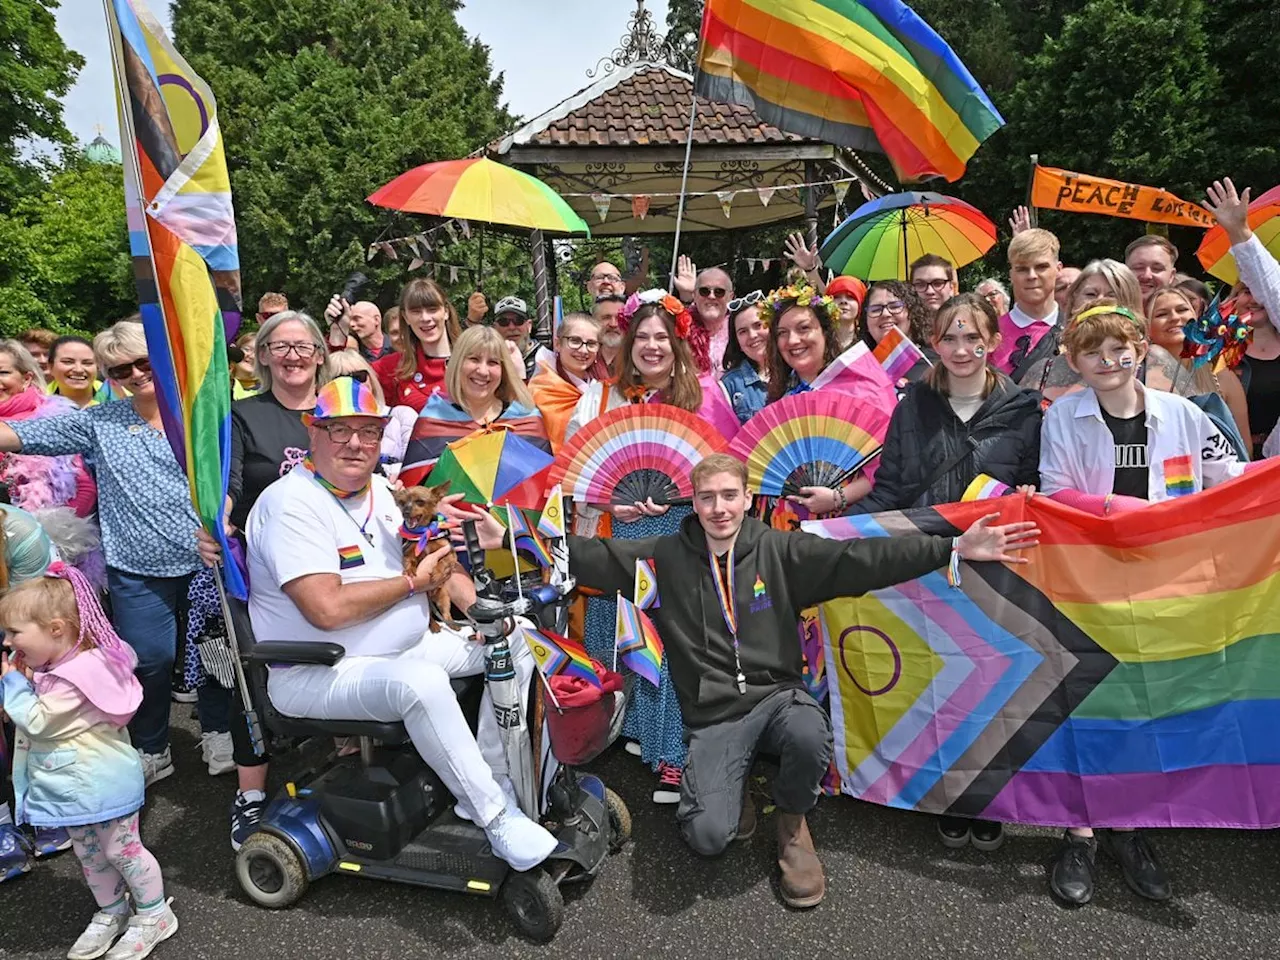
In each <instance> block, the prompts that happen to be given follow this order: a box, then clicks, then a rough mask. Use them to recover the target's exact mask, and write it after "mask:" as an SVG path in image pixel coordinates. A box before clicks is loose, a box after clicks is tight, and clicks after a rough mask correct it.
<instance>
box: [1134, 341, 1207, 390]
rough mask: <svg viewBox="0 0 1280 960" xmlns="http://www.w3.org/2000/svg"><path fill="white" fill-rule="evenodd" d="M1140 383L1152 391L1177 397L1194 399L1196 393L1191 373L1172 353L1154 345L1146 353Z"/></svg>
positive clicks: (1193, 377)
mask: <svg viewBox="0 0 1280 960" xmlns="http://www.w3.org/2000/svg"><path fill="white" fill-rule="evenodd" d="M1142 382H1143V384H1144V385H1146V386H1148V387H1151V388H1152V389H1154V390H1163V391H1164V392H1165V393H1172V394H1176V395H1177V396H1179V397H1194V396H1195V395H1196V393H1197V392H1198V391H1197V390H1196V383H1195V376H1194V375H1193V374H1192V373H1191V371H1190V370H1188V369H1187V368H1186V367H1184V366H1183V365H1182V364H1181V363H1180V362H1179V361H1178V358H1177V357H1175V356H1174V355H1173V354H1172V353H1170V352H1169V351H1168V350H1166V349H1165V348H1164V347H1158V346H1156V345H1155V344H1154V343H1153V344H1151V346H1150V349H1149V350H1148V352H1147V359H1146V361H1145V372H1144V375H1143V378H1142Z"/></svg>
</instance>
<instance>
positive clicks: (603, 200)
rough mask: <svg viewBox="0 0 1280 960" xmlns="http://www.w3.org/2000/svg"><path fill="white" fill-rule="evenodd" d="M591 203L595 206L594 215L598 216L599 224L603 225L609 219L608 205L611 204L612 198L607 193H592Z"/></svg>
mask: <svg viewBox="0 0 1280 960" xmlns="http://www.w3.org/2000/svg"><path fill="white" fill-rule="evenodd" d="M591 202H592V203H593V204H595V207H596V213H598V214H599V215H600V222H601V223H604V222H605V221H606V220H608V219H609V204H610V203H612V202H613V197H611V196H609V194H607V193H593V194H592V195H591Z"/></svg>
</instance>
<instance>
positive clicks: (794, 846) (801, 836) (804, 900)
mask: <svg viewBox="0 0 1280 960" xmlns="http://www.w3.org/2000/svg"><path fill="white" fill-rule="evenodd" d="M778 866H779V867H780V868H781V870H782V884H781V888H782V902H783V903H785V904H786V905H787V906H788V907H797V908H804V907H816V906H817V905H818V904H820V903H821V902H822V898H823V896H824V895H825V894H826V892H827V880H826V877H824V876H823V874H822V864H821V863H819V862H818V855H817V854H816V853H814V850H813V838H812V837H810V836H809V825H808V824H807V823H805V820H804V816H803V815H801V814H796V813H783V812H782V811H781V810H779V811H778Z"/></svg>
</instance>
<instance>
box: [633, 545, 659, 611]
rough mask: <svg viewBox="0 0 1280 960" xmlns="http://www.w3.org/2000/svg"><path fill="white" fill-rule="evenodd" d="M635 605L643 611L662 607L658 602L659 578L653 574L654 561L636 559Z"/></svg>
mask: <svg viewBox="0 0 1280 960" xmlns="http://www.w3.org/2000/svg"><path fill="white" fill-rule="evenodd" d="M634 596H635V600H634V603H635V605H636V606H637V607H639V608H640V609H641V610H648V609H649V608H650V607H657V606H661V604H660V603H659V601H658V578H657V576H656V575H655V574H654V572H653V561H652V560H644V559H641V558H640V557H636V586H635V591H634Z"/></svg>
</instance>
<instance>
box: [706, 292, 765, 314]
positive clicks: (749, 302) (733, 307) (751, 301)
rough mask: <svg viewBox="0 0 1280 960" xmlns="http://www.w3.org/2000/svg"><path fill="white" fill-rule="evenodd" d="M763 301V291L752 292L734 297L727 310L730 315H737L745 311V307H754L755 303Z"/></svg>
mask: <svg viewBox="0 0 1280 960" xmlns="http://www.w3.org/2000/svg"><path fill="white" fill-rule="evenodd" d="M703 296H706V294H703ZM763 299H764V291H763V290H752V291H751V292H750V293H748V294H747V295H746V296H742V297H735V298H734V299H732V300H730V301H729V307H728V310H729V312H730V313H738V312H739V311H741V310H745V309H747V307H754V306H755V305H756V304H757V303H759V302H760V301H761V300H763Z"/></svg>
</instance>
